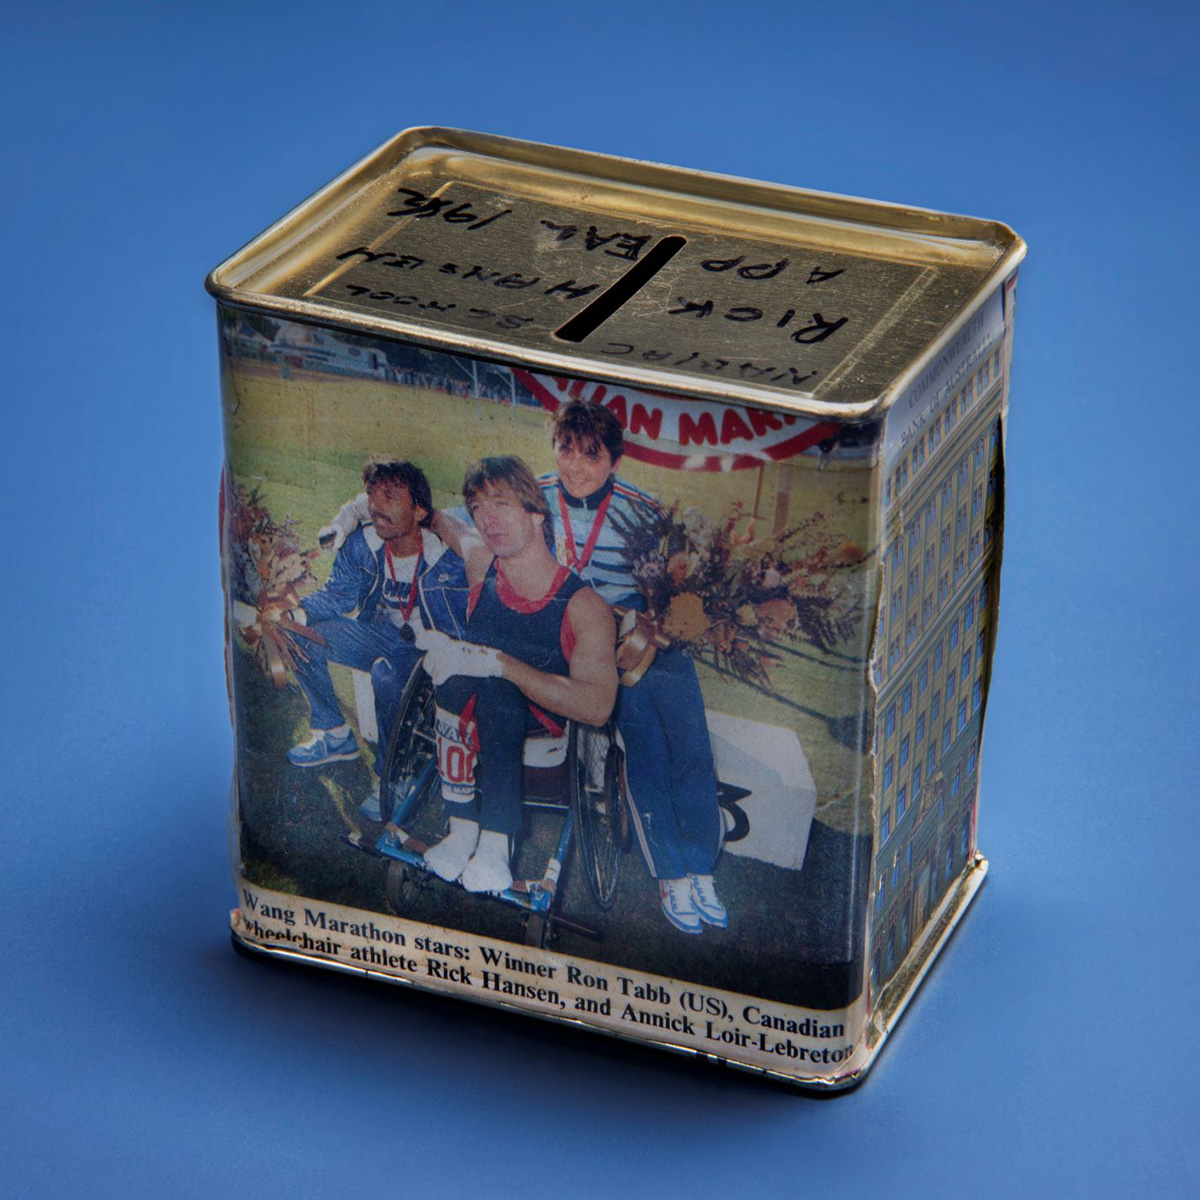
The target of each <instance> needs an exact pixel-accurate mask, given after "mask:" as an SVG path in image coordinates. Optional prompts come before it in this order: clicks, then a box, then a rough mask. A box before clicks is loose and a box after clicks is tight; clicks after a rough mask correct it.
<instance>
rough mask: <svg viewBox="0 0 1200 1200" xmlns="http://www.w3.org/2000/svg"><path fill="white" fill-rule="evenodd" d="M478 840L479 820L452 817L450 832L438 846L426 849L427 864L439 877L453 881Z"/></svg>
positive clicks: (448, 881) (460, 871) (468, 858)
mask: <svg viewBox="0 0 1200 1200" xmlns="http://www.w3.org/2000/svg"><path fill="white" fill-rule="evenodd" d="M478 841H479V822H478V821H470V820H468V819H467V818H466V817H451V818H450V832H449V833H448V834H447V835H446V836H445V837H444V838H442V840H441V841H440V842H438V843H437V845H436V846H430V847H429V849H428V850H426V851H425V865H426V866H427V867H428V868H429V869H430V870H431V871H432V872H433V873H434V874H435V875H436V876H438V878H439V879H444V880H445V881H446V882H447V883H453V882H454V881H455V880H456V879H457V878H458V877H459V876H460V875H461V874H462V873H463V867H465V866H466V865H467V862H468V861H469V860H470V857H471V855H472V853H474V850H475V845H476V843H477V842H478Z"/></svg>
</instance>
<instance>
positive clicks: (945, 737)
mask: <svg viewBox="0 0 1200 1200" xmlns="http://www.w3.org/2000/svg"><path fill="white" fill-rule="evenodd" d="M952 733H953V731H952V730H951V728H950V722H949V721H947V722H946V724H945V725H944V726H943V727H942V753H943V754H945V753H946V751H947V750H949V749H950V739H951V736H952Z"/></svg>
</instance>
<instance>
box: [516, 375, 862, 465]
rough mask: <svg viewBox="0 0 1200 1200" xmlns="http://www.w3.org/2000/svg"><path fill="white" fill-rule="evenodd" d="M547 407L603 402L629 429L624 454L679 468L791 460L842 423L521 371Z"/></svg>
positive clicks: (627, 429) (642, 460)
mask: <svg viewBox="0 0 1200 1200" xmlns="http://www.w3.org/2000/svg"><path fill="white" fill-rule="evenodd" d="M513 374H515V375H516V377H517V378H518V379H519V380H520V381H521V383H522V384H524V385H525V387H527V388H528V389H529V391H530V392H531V393H532V394H533V395H534V396H535V397H536V398H537V400H538V402H539V403H540V404H541V405H542V407H543V408H545V409H546V410H547V411H548V412H555V411H556V410H557V409H558V406H559V405H560V404H563V403H566V402H567V401H569V400H589V401H591V402H593V403H595V404H603V405H604V407H605V408H607V409H609V410H611V411H612V412H613V413H615V414H616V416H617V418H618V419H619V420H620V422H621V425H622V427H623V428H624V430H625V453H626V454H627V455H629V457H630V458H636V459H638V460H639V461H640V462H647V463H653V464H654V465H655V466H659V467H669V468H671V469H672V470H676V471H738V470H742V469H743V468H746V467H761V466H762V465H763V463H767V462H778V461H779V460H780V459H785V458H791V457H792V456H793V455H795V454H800V453H802V452H803V451H805V450H807V449H809V448H810V447H812V446H815V445H817V444H818V443H820V442H822V441H824V440H826V439H827V438H832V437H833V436H834V435H835V434H837V432H838V430H839V429H840V428H841V426H840V425H839V424H838V423H837V422H835V421H814V420H811V419H809V418H806V417H800V416H796V415H795V414H793V413H782V412H774V411H772V410H770V409H762V408H749V407H745V406H743V405H738V404H720V403H717V402H716V401H713V400H689V399H686V398H685V397H683V396H672V395H664V394H662V393H659V392H640V391H636V390H634V389H633V388H627V387H612V386H609V385H607V384H603V383H596V382H593V381H591V380H585V379H569V378H566V377H563V376H557V375H538V374H535V373H534V372H532V371H522V370H514V372H513Z"/></svg>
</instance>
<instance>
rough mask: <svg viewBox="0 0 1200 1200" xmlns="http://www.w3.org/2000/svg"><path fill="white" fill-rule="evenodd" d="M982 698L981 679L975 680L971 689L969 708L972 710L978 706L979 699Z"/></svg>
mask: <svg viewBox="0 0 1200 1200" xmlns="http://www.w3.org/2000/svg"><path fill="white" fill-rule="evenodd" d="M982 699H983V680H982V679H977V680H975V686H974V687H973V688H972V689H971V708H972V710H974V709H976V708H978V707H979V702H980V700H982Z"/></svg>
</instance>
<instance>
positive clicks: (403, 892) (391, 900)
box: [383, 859, 426, 917]
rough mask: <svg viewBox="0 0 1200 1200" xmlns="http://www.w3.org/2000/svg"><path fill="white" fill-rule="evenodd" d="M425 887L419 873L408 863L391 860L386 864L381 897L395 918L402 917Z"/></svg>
mask: <svg viewBox="0 0 1200 1200" xmlns="http://www.w3.org/2000/svg"><path fill="white" fill-rule="evenodd" d="M425 886H426V882H425V880H424V879H423V878H422V876H421V872H420V871H418V870H417V869H416V868H415V867H410V866H409V865H408V863H403V862H397V861H396V860H395V859H393V860H392V861H391V862H389V863H388V865H387V867H386V869H385V871H384V876H383V895H384V898H385V899H386V900H387V906H388V908H389V909H390V910H391V912H392V913H394V914H395V915H396V916H397V917H402V916H404V915H405V914H406V913H407V912H408V910H409V909H410V908H411V907H412V903H413V901H414V900H415V899H416V898H417V896H418V895H419V894H420V892H421V889H422V888H423V887H425Z"/></svg>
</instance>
